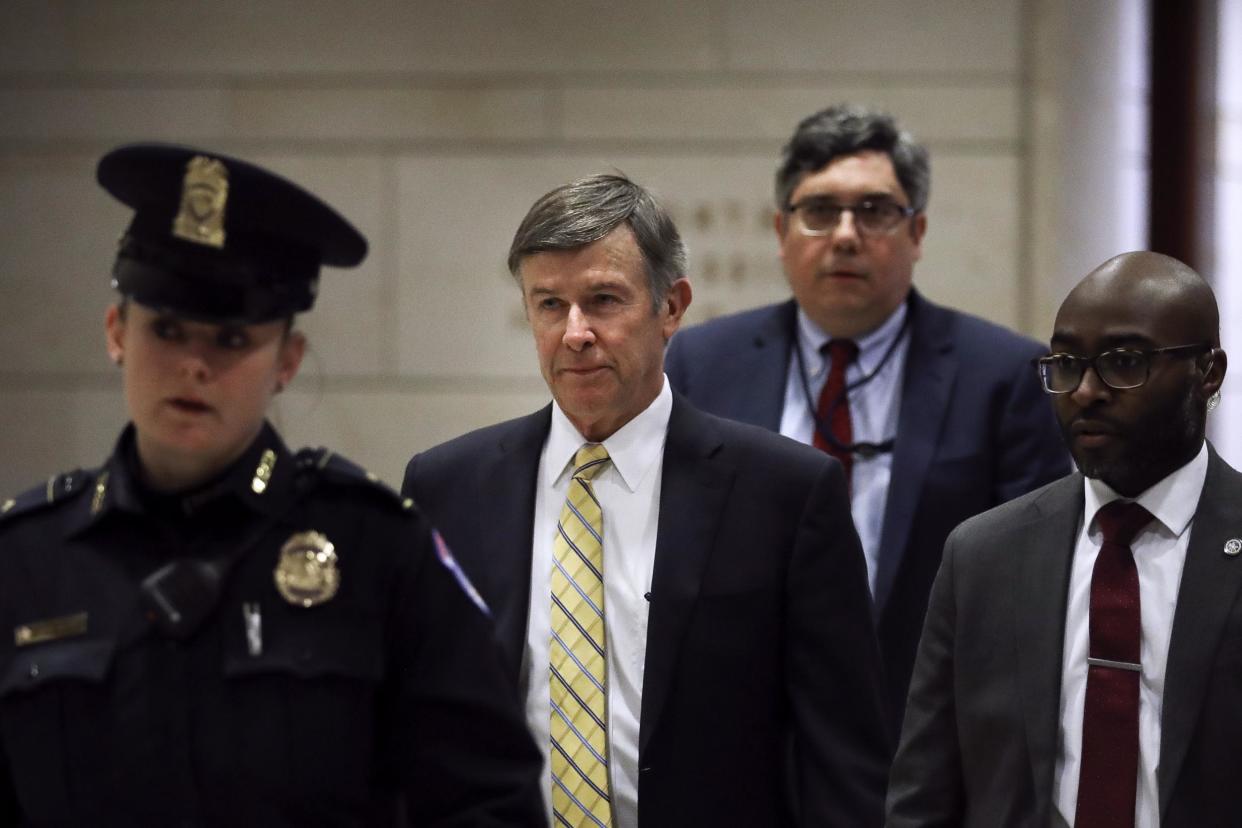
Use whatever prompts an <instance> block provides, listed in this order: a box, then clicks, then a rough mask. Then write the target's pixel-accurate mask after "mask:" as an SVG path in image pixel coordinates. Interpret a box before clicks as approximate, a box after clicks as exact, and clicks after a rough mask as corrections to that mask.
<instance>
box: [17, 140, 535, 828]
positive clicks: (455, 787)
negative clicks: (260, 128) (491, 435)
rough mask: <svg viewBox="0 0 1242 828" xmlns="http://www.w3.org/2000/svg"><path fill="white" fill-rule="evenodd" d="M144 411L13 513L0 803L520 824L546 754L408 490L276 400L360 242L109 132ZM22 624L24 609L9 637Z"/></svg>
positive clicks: (253, 186)
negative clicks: (298, 428) (269, 416)
mask: <svg viewBox="0 0 1242 828" xmlns="http://www.w3.org/2000/svg"><path fill="white" fill-rule="evenodd" d="M98 178H99V182H100V184H101V185H103V187H104V188H105V189H106V190H108V192H110V193H111V194H112V195H113V196H115V197H116V198H118V199H119V200H120V201H122V202H124V203H125V204H127V205H129V206H130V207H132V208H133V209H134V210H135V213H134V217H133V221H132V223H131V224H130V226H129V229H128V231H127V233H126V234H125V236H124V237H123V239H122V240H121V243H120V249H119V253H118V256H117V260H116V265H115V268H114V270H113V276H114V280H113V281H114V285H115V286H116V288H117V290H118V291H119V293H120V298H119V301H118V303H117V304H115V305H113V306H112V307H111V308H109V310H108V312H107V316H106V333H107V345H108V352H109V354H110V356H111V357H112V358H113V360H114V361H115V362H117V363H118V364H120V365H121V366H122V371H123V376H124V385H125V396H126V402H127V407H128V411H129V415H130V418H131V422H130V424H129V425H127V426H126V428H125V430H124V431H123V432H122V433H121V436H120V438H119V440H118V441H117V443H116V447H115V449H114V450H113V452H112V455H111V456H110V457H109V458H108V459H107V461H106V462H105V463H104V464H103V466H101V467H100V468H98V469H95V470H91V471H76V472H71V473H68V474H61V475H57V476H54V477H52V478H51V479H50V480H49V481H47V483H46V484H45V485H42V486H39V487H38V488H36V489H33V490H31V491H30V492H28V493H26V494H24V495H21V496H20V497H18V498H16V499H14V500H10V501H8V502H6V503H4V504H3V506H2V507H0V508H2V510H3V515H2V516H0V825H13V824H17V825H27V824H29V825H87V824H90V825H98V824H107V825H114V824H116V825H119V824H124V825H262V826H280V825H394V824H405V823H407V822H408V823H410V824H417V825H448V824H452V825H472V826H474V825H527V824H539V823H540V822H541V821H542V819H543V817H542V816H541V814H542V809H541V807H540V800H539V796H540V794H539V788H538V776H539V772H540V758H539V753H538V751H537V750H536V749H535V747H534V745H533V744H532V742H531V739H530V737H529V735H528V734H527V732H526V729H525V725H524V720H523V715H522V711H521V709H520V704H519V702H518V700H517V697H516V694H515V693H514V692H513V690H512V688H511V687H510V686H509V683H508V682H507V681H506V680H505V678H504V675H503V674H502V671H501V666H500V662H499V660H498V658H499V657H498V653H497V650H496V648H495V645H494V644H493V640H492V637H491V626H490V622H489V620H488V618H487V616H486V614H485V610H484V608H483V607H482V604H481V601H480V600H479V599H478V596H477V594H476V593H475V592H474V591H473V589H472V588H471V586H470V584H469V583H468V582H467V581H466V579H465V578H464V576H463V575H462V574H461V572H460V570H459V569H458V568H457V566H456V563H455V562H454V560H453V558H452V555H451V554H450V552H449V550H448V549H447V548H446V547H445V546H444V544H443V542H442V541H441V540H440V538H439V536H438V535H437V534H436V533H435V532H434V531H433V530H432V529H431V527H430V526H429V525H428V523H427V521H426V519H425V518H424V517H423V516H422V514H420V512H419V510H418V508H417V507H416V506H415V505H414V504H413V503H411V502H410V501H408V500H406V501H403V500H401V499H400V497H399V496H397V495H396V494H395V493H394V492H392V491H391V490H390V489H388V488H386V487H384V486H383V485H381V484H379V483H377V482H374V480H373V479H370V478H368V476H367V475H366V474H365V473H364V472H363V471H361V470H360V469H359V468H358V467H356V466H354V465H353V464H351V463H349V462H348V461H346V460H343V459H342V458H340V457H338V456H337V455H334V454H333V453H331V452H330V451H327V450H326V449H320V450H316V451H311V450H303V451H300V452H297V453H296V454H295V453H291V452H290V451H289V450H288V449H287V448H286V447H285V446H284V444H283V443H282V442H281V439H280V437H279V436H278V435H277V433H276V431H275V430H274V429H273V428H272V427H271V425H270V424H268V423H267V422H266V420H265V412H266V409H267V407H268V404H269V403H270V401H271V399H272V397H273V395H275V394H276V393H278V392H279V391H280V390H281V389H282V388H283V387H284V386H285V385H286V384H287V383H288V382H289V381H290V380H291V379H292V378H293V376H294V375H295V374H296V373H297V369H298V366H299V363H300V361H301V357H302V353H303V350H304V347H305V340H304V339H303V336H302V334H301V333H300V332H298V331H297V330H295V329H294V328H293V315H294V314H295V313H297V312H300V311H305V310H308V309H309V308H310V307H311V305H312V303H313V302H314V298H315V286H316V282H317V280H318V276H319V269H320V266H321V265H323V264H327V265H335V266H343V267H348V266H353V265H356V264H358V263H359V262H361V261H362V259H363V258H364V257H365V255H366V250H367V244H366V240H365V239H364V238H363V237H362V236H361V235H360V234H359V233H358V231H357V230H355V229H354V228H353V227H352V226H351V225H350V224H349V223H348V222H347V221H346V220H345V219H343V218H342V217H341V216H340V215H339V214H337V213H336V212H335V211H334V210H333V209H332V208H331V207H329V206H327V205H326V204H324V203H323V202H321V201H320V200H319V199H317V198H315V197H314V196H313V195H311V194H310V193H307V192H306V191H305V190H303V189H301V188H300V187H298V186H297V185H294V184H292V183H290V182H288V181H286V180H284V179H282V178H280V177H278V176H276V175H274V174H272V173H270V172H268V171H266V170H263V169H261V168H259V167H257V166H254V165H252V164H248V163H246V162H243V161H240V160H237V159H234V158H229V157H227V156H224V155H220V154H218V153H211V152H203V151H199V150H195V149H191V148H186V147H177V146H169V145H154V144H142V145H130V146H125V147H121V148H118V149H116V150H114V151H113V152H111V153H109V154H108V155H106V156H105V157H104V158H103V159H102V160H101V161H100V163H99V167H98ZM9 630H11V631H12V632H11V634H9V632H8V631H9Z"/></svg>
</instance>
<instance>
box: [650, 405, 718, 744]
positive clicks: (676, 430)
mask: <svg viewBox="0 0 1242 828" xmlns="http://www.w3.org/2000/svg"><path fill="white" fill-rule="evenodd" d="M720 446H721V440H720V438H719V436H718V435H717V434H716V429H715V428H714V427H713V426H712V422H711V420H710V419H709V418H707V417H706V416H704V415H703V414H701V413H700V412H698V411H697V410H695V409H694V408H692V407H691V406H690V404H689V403H687V402H686V401H685V399H684V398H682V397H681V396H680V395H678V394H674V395H673V411H672V414H671V415H670V417H669V423H668V437H667V439H666V441H665V445H664V469H663V473H662V475H661V483H660V518H659V527H658V530H657V535H656V552H655V567H654V570H653V572H652V577H651V609H650V614H649V616H648V620H647V655H646V663H645V667H644V671H643V697H642V715H641V718H640V725H639V731H640V732H639V753H640V755H641V754H642V751H644V750H645V749H646V747H647V743H648V742H649V741H650V740H651V734H652V733H653V732H654V731H655V730H656V726H657V724H658V723H659V718H660V712H661V711H662V710H663V709H664V702H665V699H667V697H668V693H669V686H670V684H671V682H672V677H673V672H674V665H675V664H676V661H677V653H678V650H679V648H680V646H681V644H682V643H683V639H684V638H685V632H686V625H687V624H688V623H689V620H690V615H691V613H692V612H693V610H694V603H695V600H696V599H697V598H698V594H699V585H700V583H701V582H702V577H703V570H704V568H705V567H706V565H707V561H708V558H709V557H710V553H711V550H712V548H713V546H714V545H715V536H716V532H717V530H718V529H719V527H720V522H721V521H720V515H721V513H722V511H723V510H724V506H725V503H726V500H727V499H728V495H729V490H730V489H731V487H732V484H733V470H732V469H730V468H727V467H724V466H723V465H722V464H720V463H718V462H716V461H714V460H713V459H712V455H714V454H715V453H716V451H717V450H718V449H719V448H720Z"/></svg>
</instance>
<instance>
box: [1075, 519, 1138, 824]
mask: <svg viewBox="0 0 1242 828" xmlns="http://www.w3.org/2000/svg"><path fill="white" fill-rule="evenodd" d="M1095 520H1096V524H1097V525H1098V526H1099V527H1100V531H1101V532H1102V533H1103V535H1104V540H1103V543H1102V544H1101V545H1100V554H1099V555H1098V556H1097V557H1096V559H1095V569H1094V570H1093V571H1092V573H1091V618H1090V630H1091V652H1090V657H1089V658H1088V659H1087V701H1086V705H1085V707H1084V709H1083V716H1082V767H1081V769H1080V772H1079V776H1078V807H1077V816H1076V817H1075V818H1074V825H1075V828H1134V798H1135V795H1136V794H1137V792H1138V766H1139V765H1138V760H1139V729H1138V708H1139V679H1140V677H1141V676H1142V673H1141V672H1140V668H1139V646H1140V640H1141V638H1142V621H1141V618H1140V616H1139V582H1138V569H1137V568H1136V567H1135V566H1134V555H1133V554H1131V552H1130V541H1132V540H1133V539H1134V536H1135V535H1137V534H1138V532H1139V530H1140V529H1142V528H1143V527H1144V526H1146V525H1147V524H1148V523H1150V522H1151V520H1152V517H1151V513H1150V512H1148V511H1147V510H1146V509H1144V508H1143V507H1142V506H1140V505H1138V504H1137V503H1123V502H1122V501H1120V500H1114V501H1113V502H1112V503H1109V504H1107V505H1105V506H1103V507H1102V508H1101V509H1100V511H1099V512H1098V513H1096V518H1095Z"/></svg>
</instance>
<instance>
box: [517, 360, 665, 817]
mask: <svg viewBox="0 0 1242 828" xmlns="http://www.w3.org/2000/svg"><path fill="white" fill-rule="evenodd" d="M672 410H673V394H672V392H671V391H670V390H669V384H668V378H667V377H665V379H664V387H663V388H662V390H661V391H660V395H659V396H658V397H656V399H655V401H653V402H652V403H651V405H649V406H647V408H646V409H645V410H644V411H643V412H642V413H641V414H639V415H638V416H636V417H635V418H634V419H632V420H630V421H629V422H628V423H626V424H625V425H624V426H623V427H621V428H620V429H619V430H618V431H617V432H616V433H615V434H613V435H612V436H611V437H609V438H608V439H607V440H605V441H604V448H606V449H607V450H608V456H609V457H610V458H611V459H612V463H611V464H610V465H609V466H607V467H606V468H605V469H604V470H603V471H602V472H600V473H599V474H598V475H597V476H596V477H595V480H594V481H593V482H592V484H591V485H592V487H593V489H594V492H595V497H596V498H597V499H598V500H599V502H600V506H601V508H602V510H603V520H604V545H603V546H604V548H603V552H604V626H605V629H606V641H605V645H604V646H605V650H606V652H607V656H608V676H607V683H608V753H609V756H608V766H609V769H610V772H611V773H610V780H609V781H610V786H611V794H612V808H613V824H614V825H615V826H616V828H637V826H638V725H639V717H640V714H641V711H642V696H643V666H644V663H645V659H646V655H647V613H648V609H649V603H648V600H647V598H646V595H647V594H648V593H649V592H650V591H651V573H652V569H653V567H654V564H655V549H656V529H657V527H658V525H659V519H660V480H661V477H662V471H663V469H664V441H665V437H666V436H667V432H668V418H669V414H670V413H671V412H672ZM586 442H587V440H586V439H584V438H583V437H582V435H581V434H579V433H578V430H577V429H576V428H574V426H573V424H571V423H570V422H569V419H568V418H567V417H566V416H565V414H564V412H562V411H561V409H560V407H559V406H557V405H553V406H552V427H551V429H550V430H549V431H548V439H547V441H546V442H545V443H544V446H543V453H542V454H541V455H540V457H539V477H538V482H537V485H536V493H535V528H534V537H533V539H532V542H531V551H532V555H531V570H530V572H531V574H530V596H531V598H530V614H529V616H528V622H527V627H526V651H525V656H524V658H523V661H522V682H523V684H522V686H523V687H524V688H525V691H526V721H527V724H528V725H529V726H530V730H531V733H533V734H534V737H535V741H536V743H538V744H539V745H540V747H541V749H542V750H543V792H544V801H545V804H547V808H548V820H549V822H551V820H552V806H551V803H550V795H551V788H552V771H551V769H550V767H549V765H548V754H549V752H550V748H551V736H550V734H549V730H550V723H549V717H550V716H551V712H552V711H551V699H550V696H549V693H550V691H549V686H548V683H549V681H550V680H551V677H550V670H549V667H548V647H549V639H550V638H551V620H550V609H549V605H550V604H551V602H552V540H553V538H554V537H555V535H556V522H557V520H558V519H559V518H560V515H561V508H562V506H563V505H564V503H565V493H566V492H567V491H568V490H569V480H570V475H571V473H572V471H573V467H572V461H573V457H574V453H575V452H577V451H578V449H579V448H581V447H582V444H583V443H586Z"/></svg>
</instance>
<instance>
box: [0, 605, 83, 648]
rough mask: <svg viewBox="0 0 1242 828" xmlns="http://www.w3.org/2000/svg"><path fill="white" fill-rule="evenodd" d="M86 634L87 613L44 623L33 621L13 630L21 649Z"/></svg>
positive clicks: (52, 619)
mask: <svg viewBox="0 0 1242 828" xmlns="http://www.w3.org/2000/svg"><path fill="white" fill-rule="evenodd" d="M85 633H86V613H84V612H75V613H74V614H73V615H62V616H60V617H59V618H48V619H46V620H44V621H32V622H30V623H29V624H22V625H21V626H20V627H15V628H14V629H13V640H14V642H16V643H17V646H19V647H25V646H27V645H30V644H39V643H42V642H44V641H55V640H56V639H58V638H71V637H72V636H75V635H84V634H85Z"/></svg>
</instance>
